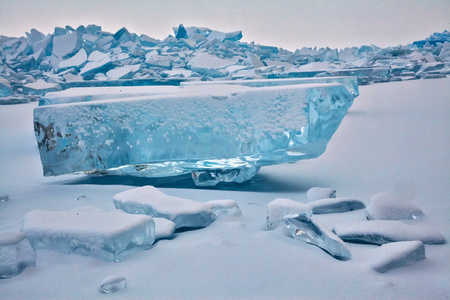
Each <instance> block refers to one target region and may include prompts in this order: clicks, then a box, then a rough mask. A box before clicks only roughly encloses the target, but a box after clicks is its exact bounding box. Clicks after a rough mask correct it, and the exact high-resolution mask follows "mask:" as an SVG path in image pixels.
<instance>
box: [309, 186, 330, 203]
mask: <svg viewBox="0 0 450 300" xmlns="http://www.w3.org/2000/svg"><path fill="white" fill-rule="evenodd" d="M325 198H336V190H333V189H330V188H323V187H312V188H310V189H309V190H308V191H307V192H306V202H311V201H314V200H320V199H325Z"/></svg>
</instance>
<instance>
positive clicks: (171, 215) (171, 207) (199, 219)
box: [113, 186, 216, 228]
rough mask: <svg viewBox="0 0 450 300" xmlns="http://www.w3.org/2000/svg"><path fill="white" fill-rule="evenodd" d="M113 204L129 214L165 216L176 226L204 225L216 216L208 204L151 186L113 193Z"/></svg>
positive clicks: (208, 223)
mask: <svg viewBox="0 0 450 300" xmlns="http://www.w3.org/2000/svg"><path fill="white" fill-rule="evenodd" d="M113 201H114V205H115V206H116V208H118V209H121V210H123V211H125V212H127V213H130V214H144V215H149V216H152V217H155V218H166V219H169V220H171V221H172V222H174V223H175V225H176V228H182V227H192V228H199V227H206V226H208V225H210V224H211V223H212V222H214V220H215V218H216V216H215V214H214V212H213V210H212V208H211V206H210V205H207V204H205V203H200V202H196V201H193V200H190V199H185V198H180V197H174V196H169V195H166V194H164V193H163V192H161V191H160V190H158V189H157V188H155V187H153V186H144V187H140V188H136V189H131V190H128V191H125V192H121V193H119V194H116V195H114V197H113Z"/></svg>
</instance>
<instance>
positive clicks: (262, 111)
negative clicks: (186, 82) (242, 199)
mask: <svg viewBox="0 0 450 300" xmlns="http://www.w3.org/2000/svg"><path fill="white" fill-rule="evenodd" d="M159 88H161V89H163V87H159ZM173 89H174V88H173V87H170V88H169V87H168V89H167V91H168V93H167V94H166V95H162V94H160V95H144V96H140V97H128V98H117V99H110V100H108V99H105V100H98V101H88V102H75V103H67V104H58V105H44V106H39V107H37V108H36V109H35V110H34V126H35V134H36V138H37V142H38V145H39V150H40V155H41V160H42V164H43V169H44V174H45V175H46V176H52V175H60V174H67V173H74V172H88V173H96V174H115V175H134V176H145V177H164V176H173V175H180V174H184V173H191V172H197V173H195V174H196V176H197V175H199V174H200V175H202V173H198V172H207V174H206V175H211V176H202V177H205V178H206V179H207V180H210V178H209V177H214V179H217V178H219V180H218V181H221V180H223V181H225V180H226V181H234V178H236V181H241V182H242V181H245V180H248V179H250V178H251V177H252V176H254V175H255V174H256V172H257V170H258V169H259V167H261V166H267V165H273V164H280V163H285V162H294V161H298V160H301V159H308V158H315V157H318V156H320V155H321V154H322V153H323V152H324V151H325V149H326V145H327V143H328V141H329V140H330V138H331V137H332V135H333V134H334V132H335V131H336V129H337V128H338V126H339V124H340V123H341V121H342V119H343V117H344V115H345V113H346V112H347V110H348V109H349V107H350V106H351V104H352V102H353V96H352V95H351V94H350V93H349V91H348V90H347V89H346V88H345V87H344V86H343V85H342V84H339V83H323V84H301V85H287V86H272V87H258V88H255V87H247V86H240V85H236V86H234V85H233V86H232V85H211V86H198V87H183V88H180V89H182V90H183V92H171V91H172V90H173ZM114 97H115V96H112V98H114ZM233 170H237V171H236V172H233ZM246 170H247V171H248V170H250V171H248V172H247V171H246ZM241 171H242V172H241ZM208 172H210V173H208ZM203 175H205V174H203ZM233 176H234V177H233ZM221 178H222V179H221ZM196 179H198V178H196ZM197 181H198V183H200V184H201V183H202V182H201V180H197ZM218 181H214V180H213V181H208V182H207V184H206V185H211V184H209V183H210V182H212V184H216V183H217V182H218Z"/></svg>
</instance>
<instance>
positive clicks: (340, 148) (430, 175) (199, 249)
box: [0, 79, 450, 299]
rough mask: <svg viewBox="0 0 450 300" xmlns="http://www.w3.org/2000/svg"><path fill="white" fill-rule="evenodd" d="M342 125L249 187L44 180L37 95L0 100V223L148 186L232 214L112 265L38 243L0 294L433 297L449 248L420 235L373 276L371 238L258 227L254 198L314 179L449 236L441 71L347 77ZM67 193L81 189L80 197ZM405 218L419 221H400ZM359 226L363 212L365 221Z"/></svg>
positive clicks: (260, 214) (299, 197)
mask: <svg viewBox="0 0 450 300" xmlns="http://www.w3.org/2000/svg"><path fill="white" fill-rule="evenodd" d="M360 92H361V95H360V97H358V98H357V99H356V100H355V102H354V104H353V106H352V107H351V108H350V110H349V113H348V114H347V116H346V117H345V118H344V120H343V122H342V124H341V126H340V127H339V129H338V130H337V132H336V133H335V135H334V136H333V139H332V140H331V142H330V143H329V144H328V147H327V150H326V152H325V153H324V154H323V155H322V156H320V157H319V158H317V159H312V160H305V161H301V162H299V163H294V164H286V165H279V166H271V167H263V168H262V169H261V171H260V173H259V175H257V176H256V177H255V179H254V180H253V181H252V182H251V183H250V184H244V185H239V186H238V185H236V186H231V187H224V188H223V189H196V188H194V187H193V184H192V183H191V181H190V179H189V180H186V179H185V178H174V179H171V180H175V182H173V181H172V183H170V182H171V181H169V180H168V179H164V180H161V181H158V180H144V179H142V178H138V179H134V180H133V179H132V178H128V177H120V178H111V177H104V178H102V177H100V178H94V177H93V178H89V177H87V176H85V175H70V176H69V175H67V176H58V177H43V176H42V166H41V163H40V160H39V153H38V150H37V146H36V141H35V138H34V132H33V118H32V110H33V108H34V107H36V105H37V103H29V104H22V105H10V106H2V107H0V140H1V141H2V143H0V153H1V155H0V168H1V172H0V192H1V193H2V194H5V193H7V194H8V195H10V200H9V201H7V202H0V228H2V230H16V231H17V230H19V229H20V220H21V219H22V217H23V216H24V215H25V214H26V213H27V212H29V211H31V210H36V209H40V210H59V211H68V210H71V209H72V208H74V207H80V206H84V205H91V206H95V207H98V208H99V209H101V210H104V211H110V210H114V204H113V201H112V198H113V196H114V195H115V194H117V193H120V192H123V191H126V190H129V189H131V188H133V187H136V186H142V185H148V184H152V185H155V186H157V187H158V188H159V189H161V191H162V192H164V193H165V194H167V195H171V196H176V197H183V198H188V199H193V200H195V201H198V202H207V201H210V200H216V199H232V200H234V201H236V202H237V204H238V205H239V207H240V209H241V211H242V215H243V216H242V217H239V218H219V219H218V220H216V221H215V222H214V223H212V224H211V225H210V226H208V227H206V228H204V229H200V230H194V231H187V232H181V233H177V234H176V235H175V236H174V237H173V238H172V239H170V240H160V241H158V242H157V243H156V244H154V245H153V247H152V248H151V249H150V250H148V251H142V252H139V253H136V254H135V255H133V256H131V257H130V258H129V259H128V260H126V261H123V262H119V263H113V262H109V261H103V260H99V259H95V258H92V257H85V256H80V255H65V254H61V253H58V252H55V251H51V250H44V249H41V250H38V260H37V265H36V267H33V268H27V269H25V270H24V272H23V273H22V274H20V275H19V276H16V277H14V278H12V279H3V280H0V291H1V292H0V294H1V296H0V298H4V299H105V297H109V295H103V294H101V293H100V292H99V290H98V289H99V286H100V283H101V282H102V280H103V279H104V278H106V277H107V276H109V275H112V274H118V275H120V276H123V277H125V278H126V279H127V281H128V284H127V288H126V289H124V290H121V291H120V292H118V293H117V294H113V295H111V296H118V297H121V298H123V299H144V298H148V297H151V298H152V299H186V298H190V299H374V298H377V299H446V298H448V296H449V295H450V288H449V285H448V282H449V281H450V278H449V277H450V274H449V272H448V270H450V260H449V259H448V258H449V254H450V244H449V243H447V244H443V245H426V255H427V259H425V260H423V261H421V262H419V263H416V264H413V265H411V266H408V267H406V268H398V269H395V270H392V271H390V272H387V273H384V274H380V273H378V272H375V271H373V270H371V269H370V268H369V267H368V263H369V261H370V259H371V258H372V257H373V254H374V252H373V250H375V249H376V248H378V246H374V245H362V244H352V243H347V246H348V248H349V249H350V251H351V252H352V259H350V260H348V261H339V260H336V259H334V258H332V257H331V256H329V255H328V254H326V253H325V252H324V251H322V250H320V249H319V248H317V247H313V246H310V245H307V244H305V243H301V242H299V241H295V240H293V239H291V238H287V237H286V236H283V235H281V234H278V233H277V232H276V230H275V231H269V230H267V227H266V225H265V221H266V220H265V217H266V213H267V204H268V203H269V202H271V201H272V200H274V199H275V198H290V199H292V200H295V201H300V202H301V201H304V200H305V198H306V191H307V190H308V189H309V188H311V187H314V186H322V187H333V189H336V190H337V191H338V194H339V195H345V196H349V197H355V198H357V199H361V200H362V201H364V202H366V203H368V201H369V199H370V197H371V196H372V195H374V194H376V193H379V192H381V191H388V192H392V193H395V194H397V195H398V196H399V197H402V198H404V199H408V200H410V201H411V202H412V203H414V204H415V205H416V206H418V207H420V208H421V209H422V210H423V211H424V212H426V215H427V221H428V222H429V223H430V226H432V227H433V228H434V229H435V230H437V231H439V232H441V233H442V234H443V235H444V237H446V239H447V240H448V239H449V238H450V219H449V214H448V212H449V211H450V201H447V200H448V195H450V186H449V184H448V183H449V182H450V173H449V172H448V170H450V160H449V159H448V148H449V146H450V135H449V134H448V128H450V118H449V117H448V111H450V101H448V95H449V94H450V80H449V79H434V80H414V81H407V82H391V83H383V84H375V85H369V86H362V87H360ZM80 195H84V196H86V197H85V198H83V197H82V198H80V199H79V200H77V198H78V197H80ZM312 219H314V220H318V221H320V223H321V224H324V225H326V226H327V227H329V228H331V227H333V226H334V225H335V224H336V223H338V222H342V221H364V220H365V214H364V210H356V211H352V212H348V213H342V214H326V215H314V216H313V217H312ZM413 221H418V220H413ZM365 222H369V221H365Z"/></svg>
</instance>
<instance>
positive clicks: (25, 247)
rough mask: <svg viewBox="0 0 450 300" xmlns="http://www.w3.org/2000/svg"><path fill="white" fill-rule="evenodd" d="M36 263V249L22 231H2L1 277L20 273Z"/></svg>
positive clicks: (0, 252)
mask: <svg viewBox="0 0 450 300" xmlns="http://www.w3.org/2000/svg"><path fill="white" fill-rule="evenodd" d="M35 265H36V251H35V250H34V248H33V247H32V246H31V244H30V241H29V240H28V239H27V237H26V235H25V234H23V233H22V232H16V231H0V279H5V278H11V277H14V276H17V275H19V274H20V273H22V272H23V270H25V269H26V268H27V267H30V266H35Z"/></svg>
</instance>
